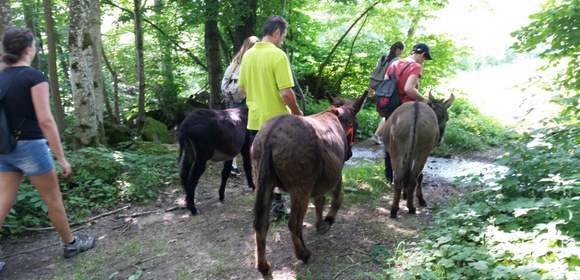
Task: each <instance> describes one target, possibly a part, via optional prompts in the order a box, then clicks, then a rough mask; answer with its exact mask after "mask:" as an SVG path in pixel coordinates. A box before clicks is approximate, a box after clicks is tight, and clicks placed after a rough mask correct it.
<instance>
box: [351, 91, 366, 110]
mask: <svg viewBox="0 0 580 280" xmlns="http://www.w3.org/2000/svg"><path fill="white" fill-rule="evenodd" d="M368 95H369V91H368V90H365V92H364V93H363V95H362V96H361V97H359V98H358V99H357V100H356V102H355V103H354V104H353V109H354V114H355V115H356V114H357V113H358V111H360V109H361V108H362V106H363V105H364V104H365V101H366V100H367V96H368Z"/></svg>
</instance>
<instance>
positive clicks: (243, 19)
mask: <svg viewBox="0 0 580 280" xmlns="http://www.w3.org/2000/svg"><path fill="white" fill-rule="evenodd" d="M206 2H207V1H206ZM235 2H236V3H238V5H237V7H236V11H239V13H240V17H239V24H238V25H236V27H235V28H234V33H233V39H234V52H237V51H238V50H239V49H240V47H241V46H242V44H243V43H244V40H246V38H248V37H250V36H252V35H255V33H254V29H255V28H256V9H257V7H258V5H257V3H258V1H257V0H244V1H235ZM234 5H235V4H234Z"/></svg>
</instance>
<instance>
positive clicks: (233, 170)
mask: <svg viewBox="0 0 580 280" xmlns="http://www.w3.org/2000/svg"><path fill="white" fill-rule="evenodd" d="M231 174H232V175H233V176H240V175H242V172H240V169H238V168H237V167H236V168H233V169H232V172H231Z"/></svg>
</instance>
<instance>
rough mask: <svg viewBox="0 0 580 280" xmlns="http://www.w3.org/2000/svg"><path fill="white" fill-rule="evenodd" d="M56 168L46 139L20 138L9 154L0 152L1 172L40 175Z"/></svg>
mask: <svg viewBox="0 0 580 280" xmlns="http://www.w3.org/2000/svg"><path fill="white" fill-rule="evenodd" d="M53 169H54V163H53V161H52V156H51V154H50V149H49V147H48V141H46V139H37V140H20V141H18V142H17V143H16V149H14V151H12V152H11V153H9V154H0V172H21V173H23V174H24V175H26V176H38V175H42V174H45V173H47V172H50V171H52V170H53Z"/></svg>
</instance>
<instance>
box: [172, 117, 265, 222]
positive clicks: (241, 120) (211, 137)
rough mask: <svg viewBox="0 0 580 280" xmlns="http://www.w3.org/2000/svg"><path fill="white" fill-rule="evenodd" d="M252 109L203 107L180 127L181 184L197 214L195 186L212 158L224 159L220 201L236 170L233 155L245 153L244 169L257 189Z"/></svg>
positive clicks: (188, 207)
mask: <svg viewBox="0 0 580 280" xmlns="http://www.w3.org/2000/svg"><path fill="white" fill-rule="evenodd" d="M247 122H248V109H247V108H235V109H226V110H211V109H199V110H196V111H193V112H192V113H190V114H189V115H188V116H187V117H186V118H185V120H183V122H182V123H181V125H180V127H179V148H180V149H179V162H180V165H181V172H180V176H181V183H182V185H183V189H184V190H185V195H186V203H187V209H189V210H190V211H191V214H193V215H195V214H197V209H196V208H195V188H196V187H197V184H198V182H199V178H200V177H201V175H202V174H203V172H204V171H205V168H206V164H207V161H208V160H211V161H216V162H217V161H223V162H224V168H223V170H222V180H221V186H220V189H219V195H220V201H223V200H224V193H225V188H226V182H227V180H228V178H229V176H230V173H231V171H232V162H233V158H234V157H235V156H236V155H238V154H240V153H241V154H242V159H243V162H244V172H245V174H246V180H247V181H248V185H249V187H250V188H251V189H252V190H253V189H254V188H255V187H254V183H253V182H252V165H251V161H250V145H248V144H247V142H248V141H246V126H247Z"/></svg>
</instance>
